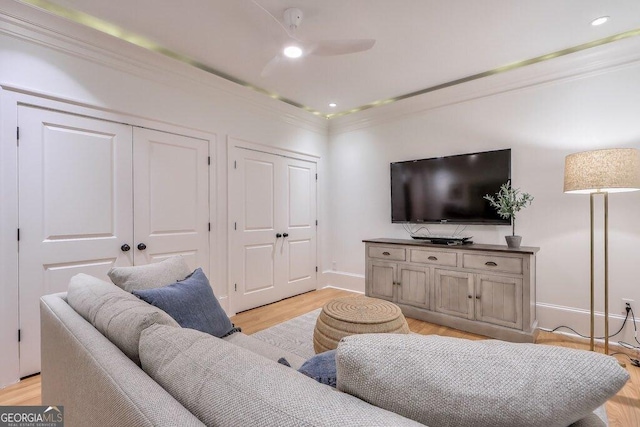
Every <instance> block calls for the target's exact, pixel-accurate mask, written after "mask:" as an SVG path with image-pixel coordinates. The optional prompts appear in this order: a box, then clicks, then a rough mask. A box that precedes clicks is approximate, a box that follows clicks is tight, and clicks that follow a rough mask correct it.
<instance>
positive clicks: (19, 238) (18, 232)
mask: <svg viewBox="0 0 640 427" xmlns="http://www.w3.org/2000/svg"><path fill="white" fill-rule="evenodd" d="M19 241H20V229H19V228H18V242H19Z"/></svg>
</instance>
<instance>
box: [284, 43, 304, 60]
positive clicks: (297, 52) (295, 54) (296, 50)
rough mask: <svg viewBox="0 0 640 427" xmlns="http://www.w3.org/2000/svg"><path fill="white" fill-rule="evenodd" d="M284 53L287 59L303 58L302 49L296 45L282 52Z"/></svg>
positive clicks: (287, 47)
mask: <svg viewBox="0 0 640 427" xmlns="http://www.w3.org/2000/svg"><path fill="white" fill-rule="evenodd" d="M282 53H283V54H284V56H286V57H287V58H300V57H301V56H302V48H300V46H296V45H289V46H286V47H285V48H284V49H283V50H282Z"/></svg>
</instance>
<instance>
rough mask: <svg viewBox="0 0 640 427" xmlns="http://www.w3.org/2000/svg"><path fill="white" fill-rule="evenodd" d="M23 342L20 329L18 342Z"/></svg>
mask: <svg viewBox="0 0 640 427" xmlns="http://www.w3.org/2000/svg"><path fill="white" fill-rule="evenodd" d="M21 340H22V333H21V330H20V329H18V342H20V341H21Z"/></svg>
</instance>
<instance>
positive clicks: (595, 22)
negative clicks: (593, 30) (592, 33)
mask: <svg viewBox="0 0 640 427" xmlns="http://www.w3.org/2000/svg"><path fill="white" fill-rule="evenodd" d="M608 20H609V17H608V16H601V17H599V18H596V19H594V20H593V21H591V25H593V26H594V27H597V26H598V25H602V24H604V23H605V22H607V21H608Z"/></svg>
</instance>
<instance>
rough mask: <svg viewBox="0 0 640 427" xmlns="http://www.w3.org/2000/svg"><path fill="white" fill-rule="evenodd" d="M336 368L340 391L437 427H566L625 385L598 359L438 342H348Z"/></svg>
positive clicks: (613, 367) (525, 347) (558, 350)
mask: <svg viewBox="0 0 640 427" xmlns="http://www.w3.org/2000/svg"><path fill="white" fill-rule="evenodd" d="M336 361H337V368H338V389H339V390H342V391H344V392H347V393H350V394H353V395H355V396H358V397H360V398H361V399H364V400H366V401H367V402H370V403H372V404H374V405H377V406H380V407H382V408H386V409H388V410H390V411H394V412H397V413H399V414H402V415H404V416H406V417H409V418H412V419H414V420H416V421H419V422H421V423H423V424H426V425H429V426H438V427H453V426H463V425H473V426H475V427H513V426H519V427H528V426H545V427H566V426H568V425H570V424H571V423H574V422H576V421H578V420H580V419H581V418H584V417H586V416H590V414H591V412H592V411H593V410H594V409H596V408H597V407H598V406H600V405H602V404H604V403H605V402H606V401H607V400H608V399H609V398H610V397H612V396H613V395H615V394H616V392H617V391H618V390H620V388H622V386H624V384H625V383H626V382H627V380H628V378H629V374H628V373H627V371H626V370H624V369H623V368H621V367H620V366H619V365H618V362H617V361H616V359H614V358H613V357H610V356H605V355H603V354H599V353H594V352H588V351H583V350H574V349H568V348H562V347H555V346H546V345H537V344H513V343H507V342H503V341H494V340H486V341H470V340H465V339H459V338H449V337H440V336H437V335H429V336H422V335H394V334H369V335H353V336H350V337H346V338H343V339H342V341H341V342H340V344H339V345H338V351H337V357H336ZM596 418H597V417H596Z"/></svg>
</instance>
